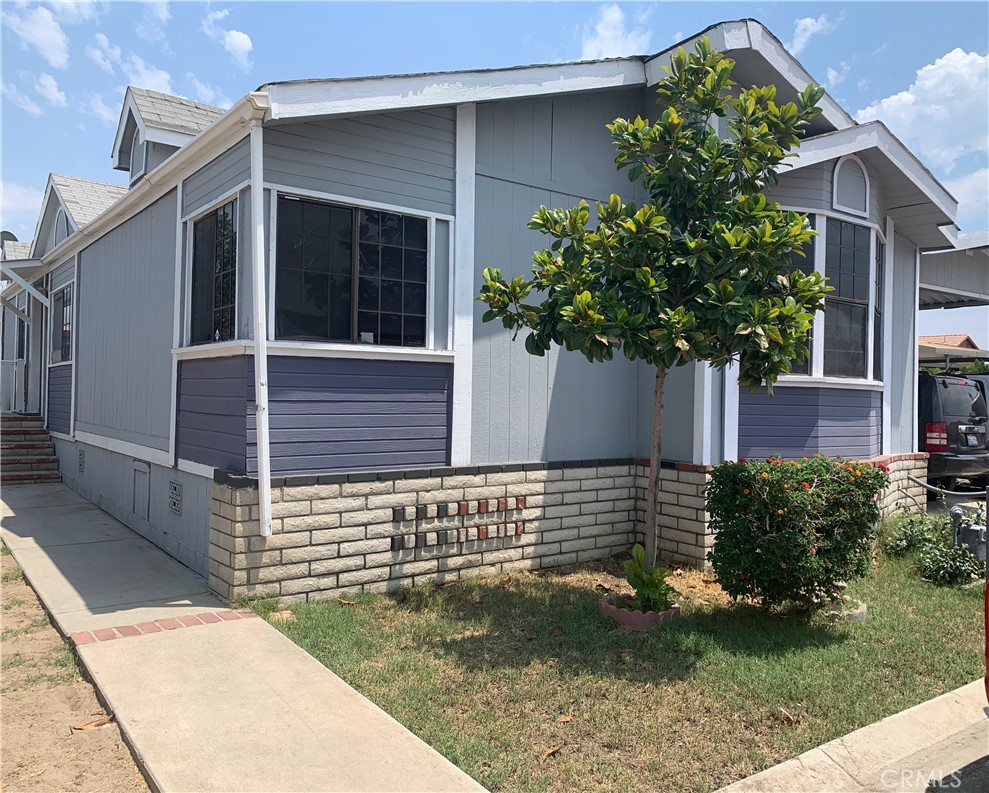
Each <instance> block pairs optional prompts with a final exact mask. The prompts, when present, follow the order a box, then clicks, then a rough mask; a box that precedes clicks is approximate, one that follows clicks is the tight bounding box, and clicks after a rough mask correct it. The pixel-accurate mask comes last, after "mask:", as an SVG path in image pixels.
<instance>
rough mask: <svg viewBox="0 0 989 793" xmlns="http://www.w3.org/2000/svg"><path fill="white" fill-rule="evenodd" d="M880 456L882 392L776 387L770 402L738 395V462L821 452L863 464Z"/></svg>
mask: <svg viewBox="0 0 989 793" xmlns="http://www.w3.org/2000/svg"><path fill="white" fill-rule="evenodd" d="M881 451H882V393H881V392H879V391H864V390H859V389H851V388H805V387H802V386H799V387H793V386H791V387H789V388H787V387H786V386H778V387H777V388H776V389H775V393H774V395H773V397H772V398H769V397H768V396H766V394H765V392H760V393H758V394H754V395H753V394H750V393H749V392H748V391H746V390H744V389H743V390H742V391H741V393H740V394H739V406H738V455H739V457H752V458H764V457H769V456H770V455H773V454H782V455H783V456H784V457H791V458H792V457H803V456H805V455H806V456H810V455H814V454H817V453H818V452H820V453H821V454H829V455H835V454H840V455H842V456H844V457H852V458H863V459H864V458H869V457H875V456H876V455H878V454H880V453H881Z"/></svg>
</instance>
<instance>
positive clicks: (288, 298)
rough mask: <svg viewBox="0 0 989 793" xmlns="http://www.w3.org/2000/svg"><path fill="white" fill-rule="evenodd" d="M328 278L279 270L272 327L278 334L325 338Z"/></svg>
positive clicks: (280, 335) (304, 337) (320, 275)
mask: <svg viewBox="0 0 989 793" xmlns="http://www.w3.org/2000/svg"><path fill="white" fill-rule="evenodd" d="M328 283H329V278H328V276H326V275H322V274H317V273H303V272H301V271H298V270H279V271H278V274H277V276H276V279H275V284H276V286H275V289H276V292H275V331H276V333H277V335H278V336H279V337H280V338H286V339H310V340H325V339H326V338H327V326H326V298H327V294H326V291H327V287H328Z"/></svg>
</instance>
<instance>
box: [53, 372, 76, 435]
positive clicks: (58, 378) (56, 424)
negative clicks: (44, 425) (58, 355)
mask: <svg viewBox="0 0 989 793" xmlns="http://www.w3.org/2000/svg"><path fill="white" fill-rule="evenodd" d="M48 429H50V430H51V431H52V432H61V433H62V434H63V435H68V434H69V433H70V432H71V431H72V364H64V365H62V366H52V367H49V369H48Z"/></svg>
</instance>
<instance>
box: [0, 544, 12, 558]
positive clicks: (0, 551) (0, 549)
mask: <svg viewBox="0 0 989 793" xmlns="http://www.w3.org/2000/svg"><path fill="white" fill-rule="evenodd" d="M0 556H10V548H8V547H7V546H6V545H0Z"/></svg>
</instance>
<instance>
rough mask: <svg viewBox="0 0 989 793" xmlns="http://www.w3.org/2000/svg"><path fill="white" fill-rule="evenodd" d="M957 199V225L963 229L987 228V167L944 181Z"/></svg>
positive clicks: (988, 207)
mask: <svg viewBox="0 0 989 793" xmlns="http://www.w3.org/2000/svg"><path fill="white" fill-rule="evenodd" d="M944 186H945V187H947V188H948V192H950V193H951V194H952V195H953V196H954V197H955V198H957V199H958V221H957V222H958V226H959V227H960V228H961V229H962V230H963V231H984V230H986V229H989V168H979V169H978V170H977V171H973V172H972V173H970V174H966V175H965V176H959V177H956V178H955V179H949V180H948V181H946V182H945V183H944Z"/></svg>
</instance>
